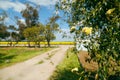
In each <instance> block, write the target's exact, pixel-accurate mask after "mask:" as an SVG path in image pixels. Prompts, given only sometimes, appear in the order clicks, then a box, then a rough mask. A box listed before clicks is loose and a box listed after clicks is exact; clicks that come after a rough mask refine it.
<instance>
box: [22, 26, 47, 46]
mask: <svg viewBox="0 0 120 80" xmlns="http://www.w3.org/2000/svg"><path fill="white" fill-rule="evenodd" d="M43 33H44V26H43V25H42V24H40V25H39V27H36V26H34V27H30V28H26V29H25V30H24V32H23V34H24V37H25V38H26V40H27V41H28V43H29V42H30V41H33V42H35V47H36V45H37V42H38V44H39V47H40V42H41V41H44V40H45V37H44V34H43ZM29 47H30V43H29Z"/></svg>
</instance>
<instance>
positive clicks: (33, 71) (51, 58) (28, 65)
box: [0, 45, 71, 80]
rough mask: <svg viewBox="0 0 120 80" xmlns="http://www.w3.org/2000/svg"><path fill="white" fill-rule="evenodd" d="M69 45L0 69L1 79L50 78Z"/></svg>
mask: <svg viewBox="0 0 120 80" xmlns="http://www.w3.org/2000/svg"><path fill="white" fill-rule="evenodd" d="M69 47H71V46H69V45H62V46H60V47H59V48H56V49H54V50H51V51H48V52H46V53H44V54H42V55H39V56H36V57H34V58H32V59H29V60H27V61H24V62H21V63H18V64H15V65H13V66H10V67H7V68H4V69H0V80H48V78H49V77H50V76H51V75H52V73H53V72H54V70H55V68H56V66H57V65H58V64H59V62H60V61H61V60H62V59H63V58H64V55H65V52H66V50H67V49H68V48H69ZM39 62H41V63H39Z"/></svg>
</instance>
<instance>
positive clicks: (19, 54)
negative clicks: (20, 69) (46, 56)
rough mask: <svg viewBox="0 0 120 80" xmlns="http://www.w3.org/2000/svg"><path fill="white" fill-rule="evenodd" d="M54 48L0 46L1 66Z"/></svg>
mask: <svg viewBox="0 0 120 80" xmlns="http://www.w3.org/2000/svg"><path fill="white" fill-rule="evenodd" d="M51 49H53V48H27V47H4V48H0V68H4V67H7V66H10V65H13V64H16V63H18V62H22V61H25V60H28V59H31V58H32V57H35V56H37V55H40V54H43V53H44V52H47V51H49V50H51Z"/></svg>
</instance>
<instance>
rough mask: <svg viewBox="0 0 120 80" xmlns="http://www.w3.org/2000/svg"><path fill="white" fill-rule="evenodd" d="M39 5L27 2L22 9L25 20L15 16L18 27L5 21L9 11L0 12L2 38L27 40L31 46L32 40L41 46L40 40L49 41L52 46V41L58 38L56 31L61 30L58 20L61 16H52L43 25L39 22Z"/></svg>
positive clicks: (0, 36) (0, 35)
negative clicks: (35, 5) (34, 5)
mask: <svg viewBox="0 0 120 80" xmlns="http://www.w3.org/2000/svg"><path fill="white" fill-rule="evenodd" d="M38 8H39V7H33V6H31V5H29V4H26V9H24V10H22V11H21V15H22V17H23V18H24V19H25V22H22V21H21V20H20V19H19V18H18V17H15V19H16V22H17V25H18V28H16V27H15V25H13V24H11V25H8V26H7V25H6V24H5V23H4V20H5V18H7V13H6V12H3V13H0V16H1V17H0V40H1V41H2V40H3V41H9V42H10V46H12V42H13V41H14V42H16V44H17V43H18V41H27V42H28V46H29V47H30V46H31V45H30V42H31V41H32V42H35V47H37V46H38V47H40V42H42V41H47V44H48V47H50V41H51V40H54V39H55V38H56V36H55V32H57V31H59V25H58V24H57V23H56V21H57V20H58V19H59V18H60V17H59V16H58V15H55V16H52V17H50V18H49V19H48V22H47V23H46V24H45V25H43V24H42V23H40V22H39V10H38Z"/></svg>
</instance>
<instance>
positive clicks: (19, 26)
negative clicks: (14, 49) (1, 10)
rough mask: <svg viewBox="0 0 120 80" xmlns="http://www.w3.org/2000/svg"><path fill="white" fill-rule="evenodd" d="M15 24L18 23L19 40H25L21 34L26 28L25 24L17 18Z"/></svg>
mask: <svg viewBox="0 0 120 80" xmlns="http://www.w3.org/2000/svg"><path fill="white" fill-rule="evenodd" d="M17 25H18V31H19V37H20V40H25V37H24V35H23V31H24V29H26V28H27V27H26V24H25V23H23V22H22V21H21V20H19V19H17Z"/></svg>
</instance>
